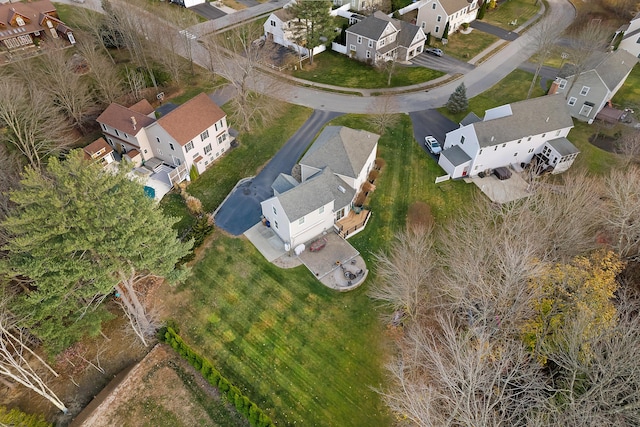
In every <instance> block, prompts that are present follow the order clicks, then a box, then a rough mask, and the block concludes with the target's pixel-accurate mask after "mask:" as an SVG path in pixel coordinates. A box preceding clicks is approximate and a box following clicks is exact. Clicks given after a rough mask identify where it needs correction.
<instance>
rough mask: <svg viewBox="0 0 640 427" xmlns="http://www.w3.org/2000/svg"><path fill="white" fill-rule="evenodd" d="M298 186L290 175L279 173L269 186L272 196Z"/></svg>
mask: <svg viewBox="0 0 640 427" xmlns="http://www.w3.org/2000/svg"><path fill="white" fill-rule="evenodd" d="M298 184H300V183H299V182H298V181H296V180H295V178H294V177H292V176H291V175H287V174H285V173H281V174H280V175H278V177H277V178H276V180H275V181H273V184H271V189H272V190H273V191H274V194H280V193H284V192H285V191H289V190H291V189H292V188H293V187H296V186H297V185H298Z"/></svg>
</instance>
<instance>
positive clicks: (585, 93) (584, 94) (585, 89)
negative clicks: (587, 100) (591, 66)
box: [580, 86, 590, 96]
mask: <svg viewBox="0 0 640 427" xmlns="http://www.w3.org/2000/svg"><path fill="white" fill-rule="evenodd" d="M589 89H590V87H588V86H582V89H581V90H580V95H582V96H586V95H587V94H588V93H589Z"/></svg>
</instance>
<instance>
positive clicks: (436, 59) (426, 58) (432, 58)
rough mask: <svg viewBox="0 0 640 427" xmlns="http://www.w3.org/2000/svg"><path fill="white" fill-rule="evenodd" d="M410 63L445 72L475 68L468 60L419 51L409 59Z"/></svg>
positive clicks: (451, 72)
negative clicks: (418, 53) (419, 52)
mask: <svg viewBox="0 0 640 427" xmlns="http://www.w3.org/2000/svg"><path fill="white" fill-rule="evenodd" d="M411 63H412V64H414V65H418V66H420V67H425V68H430V69H432V70H438V71H443V72H445V73H447V74H465V73H468V72H469V71H471V70H473V69H474V68H475V66H474V65H472V64H469V63H468V62H464V61H460V60H459V59H456V58H453V57H451V56H447V55H446V54H445V55H442V56H436V55H431V54H429V53H425V52H423V53H421V54H420V55H418V56H416V57H415V58H413V59H412V60H411Z"/></svg>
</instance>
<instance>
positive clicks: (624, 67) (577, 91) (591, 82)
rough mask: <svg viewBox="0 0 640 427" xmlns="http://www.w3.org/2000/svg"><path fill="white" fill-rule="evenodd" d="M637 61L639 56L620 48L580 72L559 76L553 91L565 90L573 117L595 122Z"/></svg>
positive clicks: (554, 83)
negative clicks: (593, 65)
mask: <svg viewBox="0 0 640 427" xmlns="http://www.w3.org/2000/svg"><path fill="white" fill-rule="evenodd" d="M635 64H636V57H634V56H633V55H632V54H630V53H629V52H627V51H626V50H623V49H618V50H616V51H615V52H610V53H608V54H606V55H604V56H603V57H602V58H600V59H599V60H598V61H597V62H596V65H595V67H593V68H590V69H589V70H587V71H584V72H582V73H580V74H579V75H577V76H576V75H575V74H572V75H568V76H558V77H557V78H556V80H555V82H553V84H552V85H551V88H550V89H549V93H550V94H554V93H558V94H561V95H562V96H563V97H564V98H566V102H567V105H568V106H569V111H570V113H571V115H572V116H573V117H575V118H576V119H578V120H581V121H583V122H588V123H592V122H593V120H594V119H595V118H596V115H597V114H598V113H599V112H600V111H601V110H602V109H603V108H604V107H605V105H607V103H608V102H609V101H611V98H613V96H614V95H615V94H616V92H618V89H620V88H621V87H622V85H623V84H624V82H625V80H626V79H627V77H628V76H629V74H630V73H631V70H632V69H633V66H634V65H635ZM574 81H575V83H574ZM569 90H570V92H569V93H567V92H568V91H569Z"/></svg>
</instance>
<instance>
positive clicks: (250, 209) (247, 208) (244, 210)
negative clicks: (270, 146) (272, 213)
mask: <svg viewBox="0 0 640 427" xmlns="http://www.w3.org/2000/svg"><path fill="white" fill-rule="evenodd" d="M340 115H341V113H334V112H331V111H319V110H316V111H314V112H313V114H311V117H309V119H308V120H307V121H306V122H305V123H304V124H303V125H302V126H301V127H300V129H298V131H297V132H296V133H295V134H294V135H293V136H292V137H291V138H289V140H288V141H287V142H286V144H285V145H284V147H282V148H281V149H280V151H278V153H277V154H276V155H275V156H274V157H273V158H272V159H271V161H270V162H269V163H268V164H267V165H266V166H265V167H264V169H262V171H261V172H260V173H259V174H258V175H257V176H256V177H255V178H253V179H251V180H249V181H246V182H244V183H242V184H241V185H239V186H237V187H236V188H235V190H234V191H233V193H231V195H230V196H229V198H228V199H227V200H226V201H225V202H224V203H223V204H222V206H221V207H220V210H219V211H218V213H217V214H216V217H215V220H216V225H217V226H218V227H220V228H222V229H223V230H225V231H227V232H228V233H231V234H233V235H234V236H239V235H241V234H242V233H244V232H245V231H247V230H248V229H249V228H251V227H252V226H254V225H255V224H256V223H257V222H258V221H260V215H261V214H262V211H261V208H260V202H262V201H264V200H266V199H268V198H269V197H271V196H273V190H272V189H271V184H273V181H274V180H275V179H276V178H277V177H278V175H279V174H280V173H287V174H290V173H291V169H292V168H293V166H294V165H295V164H296V163H297V161H298V159H300V157H301V156H302V154H303V153H304V152H305V150H306V149H307V147H308V146H309V144H311V142H312V141H313V139H314V138H315V136H316V134H317V133H318V132H320V129H321V128H322V127H323V126H324V124H325V123H327V122H328V121H329V120H332V119H334V118H336V117H338V116H340Z"/></svg>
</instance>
